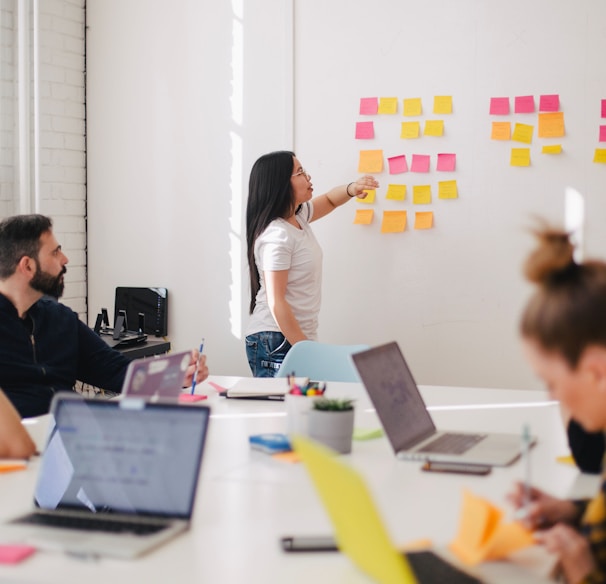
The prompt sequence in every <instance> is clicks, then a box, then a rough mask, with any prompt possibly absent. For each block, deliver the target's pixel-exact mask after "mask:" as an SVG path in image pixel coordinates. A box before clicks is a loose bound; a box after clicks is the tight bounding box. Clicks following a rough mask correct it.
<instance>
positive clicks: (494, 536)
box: [449, 491, 534, 565]
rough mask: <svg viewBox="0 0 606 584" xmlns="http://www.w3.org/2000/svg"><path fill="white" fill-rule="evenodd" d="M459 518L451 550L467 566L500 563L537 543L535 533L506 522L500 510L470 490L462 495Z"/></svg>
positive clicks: (516, 523)
mask: <svg viewBox="0 0 606 584" xmlns="http://www.w3.org/2000/svg"><path fill="white" fill-rule="evenodd" d="M460 517H461V518H460V520H459V530H458V532H457V535H456V537H455V539H454V540H453V541H452V542H451V544H450V546H449V547H450V549H451V550H452V551H453V552H454V553H455V554H456V555H457V557H458V558H459V559H460V560H461V561H462V562H463V563H465V564H468V565H474V564H478V563H480V562H482V561H484V560H499V559H502V558H505V557H507V556H508V555H509V554H511V553H512V552H514V551H516V550H519V549H522V548H524V547H528V546H530V545H532V544H533V543H534V537H533V535H532V533H531V532H530V531H528V530H527V529H526V528H524V527H523V526H522V524H521V523H518V522H510V523H503V521H502V519H503V512H502V511H501V510H500V509H498V508H497V507H496V506H494V505H492V503H490V502H489V501H487V500H485V499H482V498H481V497H478V496H476V495H474V494H472V493H470V492H469V491H464V492H463V504H462V508H461V514H460Z"/></svg>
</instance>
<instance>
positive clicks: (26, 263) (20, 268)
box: [15, 256, 37, 282]
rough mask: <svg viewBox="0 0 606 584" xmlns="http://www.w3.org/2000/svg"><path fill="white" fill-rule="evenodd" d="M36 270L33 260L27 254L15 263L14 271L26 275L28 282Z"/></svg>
mask: <svg viewBox="0 0 606 584" xmlns="http://www.w3.org/2000/svg"><path fill="white" fill-rule="evenodd" d="M36 270H37V266H36V262H35V260H34V259H33V258H30V257H29V256H23V257H22V258H21V259H20V260H19V262H18V263H17V269H16V270H15V273H19V274H21V275H22V276H24V277H26V278H27V280H28V282H29V280H31V279H32V278H33V277H34V275H35V274H36Z"/></svg>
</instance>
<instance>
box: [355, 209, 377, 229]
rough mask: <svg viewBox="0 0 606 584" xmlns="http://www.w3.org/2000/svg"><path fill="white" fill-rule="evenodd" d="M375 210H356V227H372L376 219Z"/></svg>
mask: <svg viewBox="0 0 606 584" xmlns="http://www.w3.org/2000/svg"><path fill="white" fill-rule="evenodd" d="M374 213H375V212H374V209H356V216H355V217H354V225H370V224H371V223H372V219H373V217H374Z"/></svg>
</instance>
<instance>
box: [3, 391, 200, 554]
mask: <svg viewBox="0 0 606 584" xmlns="http://www.w3.org/2000/svg"><path fill="white" fill-rule="evenodd" d="M209 416H210V410H209V408H208V407H205V406H185V405H178V403H177V402H173V403H168V402H167V403H149V402H145V401H144V400H140V399H137V400H132V399H123V400H101V399H84V398H82V397H80V396H78V395H73V394H71V393H63V394H57V395H56V396H55V397H54V399H53V401H52V403H51V416H50V422H49V424H50V427H49V435H48V439H47V444H46V448H45V450H44V453H43V455H42V459H41V461H40V468H39V474H38V481H37V485H36V489H35V493H34V510H33V511H32V512H31V513H28V514H26V515H24V516H20V517H17V518H15V519H13V520H11V521H10V522H8V523H5V524H3V525H1V526H0V541H10V542H12V543H16V542H21V543H26V544H29V545H34V546H35V547H38V548H41V549H50V550H59V551H65V552H72V553H78V554H85V555H87V556H91V557H94V556H104V555H107V556H114V557H120V558H131V557H135V556H138V555H141V554H143V553H145V552H147V551H149V550H150V549H152V548H154V547H156V546H158V545H160V544H161V543H163V542H166V541H167V540H169V539H171V538H172V537H174V536H175V535H177V534H178V533H180V532H182V531H184V530H186V529H188V527H189V524H190V521H191V517H192V512H193V508H194V501H195V495H196V489H197V485H198V474H199V472H200V465H201V462H202V454H203V452H204V444H205V438H206V432H207V428H208V422H209Z"/></svg>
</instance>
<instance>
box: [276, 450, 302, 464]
mask: <svg viewBox="0 0 606 584" xmlns="http://www.w3.org/2000/svg"><path fill="white" fill-rule="evenodd" d="M271 457H272V458H273V459H274V460H278V461H279V462H290V463H295V462H301V457H300V456H299V455H298V454H297V453H296V452H295V451H294V450H291V451H289V452H276V453H275V454H272V455H271Z"/></svg>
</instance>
